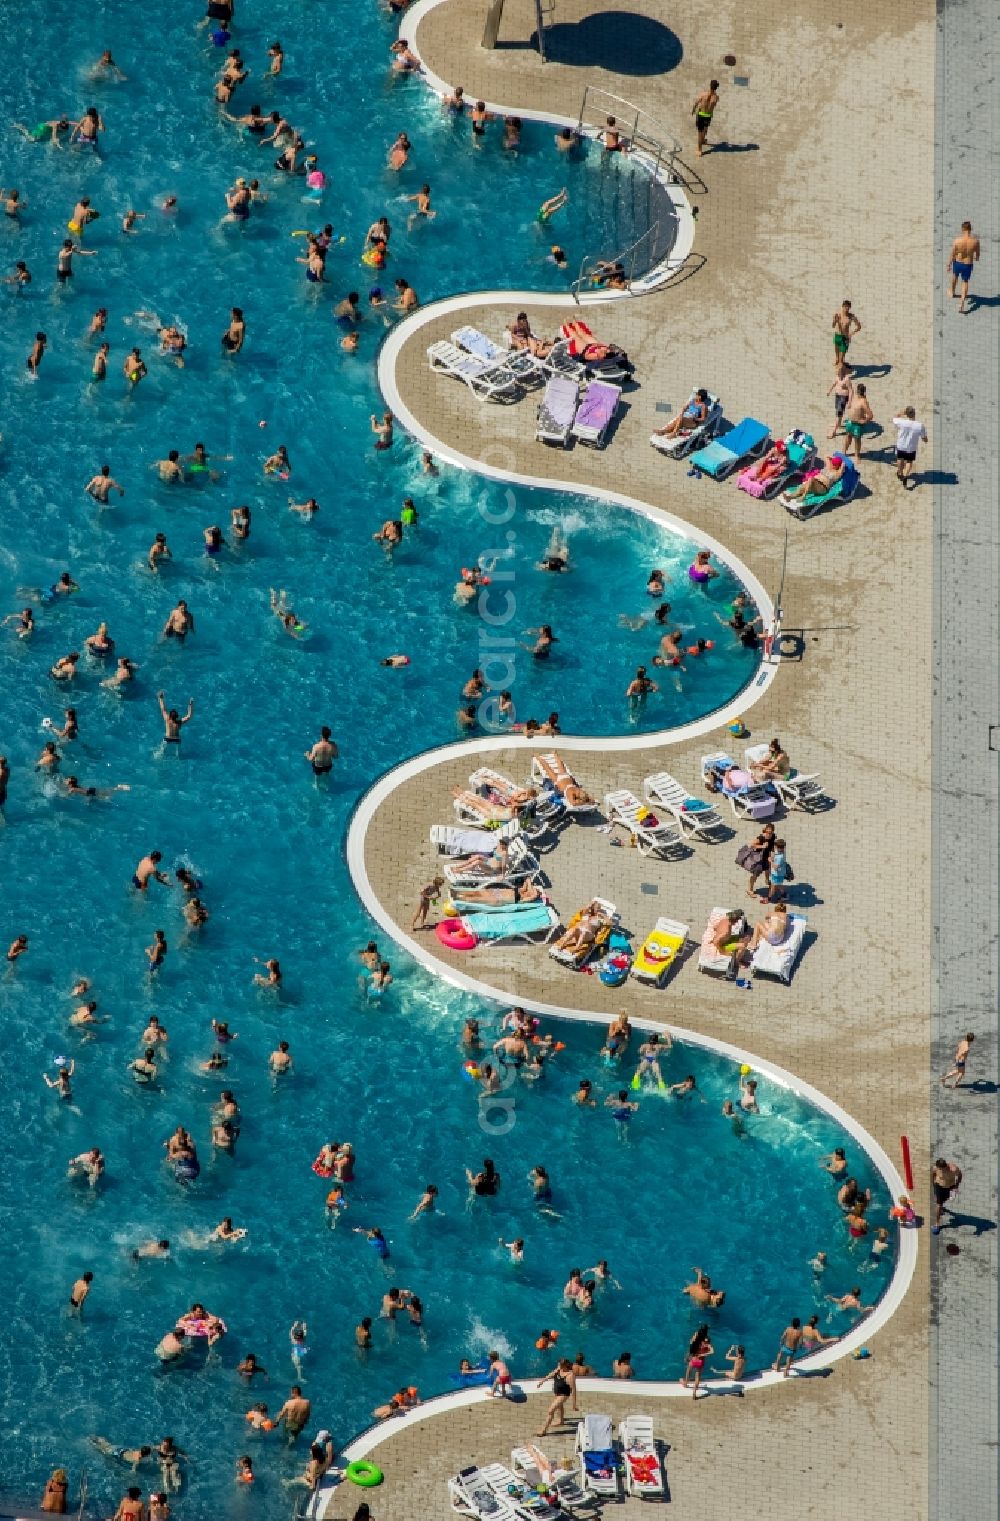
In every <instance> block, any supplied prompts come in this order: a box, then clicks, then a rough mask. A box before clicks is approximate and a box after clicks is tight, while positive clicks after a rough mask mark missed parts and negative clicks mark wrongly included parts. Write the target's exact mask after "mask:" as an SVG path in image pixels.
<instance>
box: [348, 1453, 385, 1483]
mask: <svg viewBox="0 0 1000 1521" xmlns="http://www.w3.org/2000/svg"><path fill="white" fill-rule="evenodd" d="M344 1473H345V1475H346V1477H347V1478H348V1479H350V1481H351V1483H352V1484H357V1485H358V1486H359V1487H360V1488H361V1489H374V1488H375V1485H376V1484H381V1482H382V1479H383V1478H384V1475H383V1473H382V1470H381V1468H376V1466H375V1464H374V1463H366V1462H364V1461H363V1460H361V1461H359V1462H357V1463H348V1465H347V1467H346V1468H345V1469H344Z"/></svg>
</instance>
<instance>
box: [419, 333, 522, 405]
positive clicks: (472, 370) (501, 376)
mask: <svg viewBox="0 0 1000 1521" xmlns="http://www.w3.org/2000/svg"><path fill="white" fill-rule="evenodd" d="M427 357H428V359H429V360H430V364H431V369H432V370H434V372H435V373H436V374H439V375H450V376H451V377H452V378H453V379H454V380H462V381H464V382H465V384H466V385H467V386H468V387H469V390H470V391H471V392H472V393H473V395H474V396H478V398H479V400H480V401H513V400H515V399H516V397H517V396H518V395H519V394H520V385H519V383H518V379H517V376H516V375H513V374H512V373H511V371H510V370H509V369H508V368H507V367H506V365H497V364H487V363H486V362H485V361H484V360H482V359H476V358H475V357H474V356H473V355H472V354H466V353H463V351H462V350H461V349H460V348H458V347H457V346H456V345H455V344H454V343H449V342H448V341H447V339H444V338H442V339H441V340H440V341H439V342H438V343H432V344H431V346H430V348H429V349H428V350H427Z"/></svg>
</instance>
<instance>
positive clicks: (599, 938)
mask: <svg viewBox="0 0 1000 1521" xmlns="http://www.w3.org/2000/svg"><path fill="white" fill-rule="evenodd" d="M590 902H591V903H593V904H595V906H596V907H597V909H598V912H599V913H600V914H601V915H602V916H603V918H604V921H605V924H606V926H607V928H606V929H604V930H598V932H597V935H596V937H595V939H594V941H593V943H592V944H591V945H587V946H584V947H583V949H582V950H579V951H569V950H565V951H561V950H559V948H558V947H557V946H555V945H550V946H549V955H550V956H551V957H552V960H553V961H558V962H559V965H560V966H568V967H572V968H573V969H574V971H575V970H577V969H579V968H580V967H582V966H586V964H587V962H588V961H589V960H590V958H591V957H592V956H593V955H595V954H596V953H597V952H598V951H599V950H601V949H602V948H603V946H604V942H605V941H606V940H607V938H608V936H609V935H610V933H611V931H612V929H613V928H614V926H615V925H616V924H617V923H618V910H617V908H616V907H615V905H614V904H613V903H609V902H608V900H607V898H591V899H590ZM581 912H582V910H581ZM572 917H573V918H574V919H575V918H576V915H575V914H574V915H573V916H572ZM566 928H567V929H569V928H570V926H569V924H567V926H566Z"/></svg>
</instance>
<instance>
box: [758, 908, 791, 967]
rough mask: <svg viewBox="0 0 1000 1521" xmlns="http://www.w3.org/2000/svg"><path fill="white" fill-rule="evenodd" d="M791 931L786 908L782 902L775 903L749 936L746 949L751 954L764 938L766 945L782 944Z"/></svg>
mask: <svg viewBox="0 0 1000 1521" xmlns="http://www.w3.org/2000/svg"><path fill="white" fill-rule="evenodd" d="M791 933H792V921H791V919H789V917H788V908H787V906H786V905H785V904H784V903H776V904H775V905H774V907H773V908H772V909H771V912H770V913H769V914H765V916H764V918H763V919H762V920H761V921H760V923H759V924H758V925H757V927H756V929H755V930H754V932H753V934H752V935H751V936H750V944H749V945H748V946H747V951H748V953H749V954H750V955H751V956H752V955H753V953H754V951H755V950H756V949H757V947H758V945H760V943H761V941H762V940H766V941H767V943H768V945H774V946H778V945H784V943H785V941H786V940H787V939H788V937H789V935H790V934H791Z"/></svg>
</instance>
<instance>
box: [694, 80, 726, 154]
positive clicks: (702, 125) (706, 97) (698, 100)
mask: <svg viewBox="0 0 1000 1521" xmlns="http://www.w3.org/2000/svg"><path fill="white" fill-rule="evenodd" d="M718 104H719V81H718V80H717V79H710V80H709V82H708V89H707V90H702V92H701V94H700V95H698V96H696V97H695V102H694V105H693V106H692V107H691V115H692V116H693V117H694V124H695V127H696V129H697V132H698V157H699V158H704V156H705V140H706V138H707V137H708V129H709V127H710V126H711V125H712V117H713V116H714V115H715V108H716V106H717V105H718Z"/></svg>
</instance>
